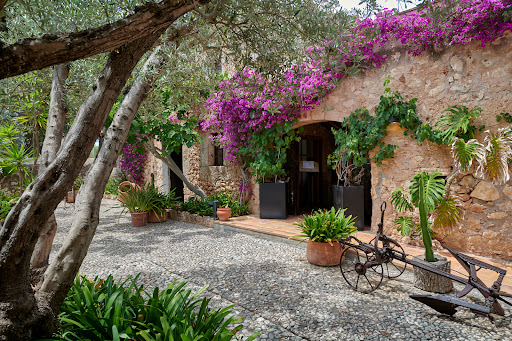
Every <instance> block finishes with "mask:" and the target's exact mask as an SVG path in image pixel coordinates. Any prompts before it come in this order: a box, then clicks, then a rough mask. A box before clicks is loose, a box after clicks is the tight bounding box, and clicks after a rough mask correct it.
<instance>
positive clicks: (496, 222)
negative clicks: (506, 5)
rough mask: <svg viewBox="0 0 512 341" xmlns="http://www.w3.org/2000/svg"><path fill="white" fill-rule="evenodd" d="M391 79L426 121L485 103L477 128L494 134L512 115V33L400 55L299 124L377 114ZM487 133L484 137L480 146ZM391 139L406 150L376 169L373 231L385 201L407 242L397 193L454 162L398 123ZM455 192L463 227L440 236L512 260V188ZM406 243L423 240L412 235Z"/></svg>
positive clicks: (466, 180)
mask: <svg viewBox="0 0 512 341" xmlns="http://www.w3.org/2000/svg"><path fill="white" fill-rule="evenodd" d="M387 76H390V79H391V82H390V87H391V89H392V90H398V91H399V92H400V93H401V94H402V96H403V97H404V98H405V99H411V98H413V97H416V98H418V103H417V106H418V115H419V116H420V117H421V119H422V120H423V121H425V122H429V123H430V124H433V123H434V122H435V121H436V120H437V119H438V118H439V117H440V116H441V115H442V112H443V110H445V109H446V108H448V107H450V106H452V105H458V104H460V105H465V106H467V107H469V108H472V107H474V106H479V107H481V108H482V114H481V116H480V118H479V119H477V120H475V122H474V124H475V125H476V126H480V125H485V126H486V129H490V130H491V131H495V130H497V129H498V128H500V127H504V126H505V125H506V123H505V122H499V123H498V122H497V121H496V118H495V117H496V115H497V114H499V113H501V112H510V111H511V110H512V35H511V34H510V33H509V34H507V35H506V36H505V37H503V38H501V39H499V40H497V41H495V42H494V43H491V44H489V45H488V46H486V47H481V46H480V45H479V43H472V44H468V45H457V46H451V47H448V48H446V49H445V50H444V51H441V52H437V53H434V52H431V53H428V52H425V53H423V54H422V55H420V56H418V57H413V56H410V55H407V54H406V53H404V51H400V50H395V52H394V53H393V54H392V55H391V57H390V58H388V60H387V62H386V63H385V65H384V66H383V67H381V68H375V69H370V70H368V71H366V72H363V73H360V74H358V75H357V76H356V77H353V78H350V79H347V80H344V81H343V82H341V84H340V85H339V87H338V88H337V89H336V90H335V91H334V92H333V93H332V94H331V95H329V96H328V97H327V98H326V103H325V105H322V106H321V107H319V108H316V109H315V110H312V111H310V112H306V113H305V117H304V118H303V119H302V120H301V123H300V124H301V125H304V124H309V123H314V122H321V121H338V122H341V121H343V119H344V118H345V117H347V116H348V115H349V114H350V113H351V112H352V111H354V110H355V109H357V108H360V107H363V106H365V107H367V108H369V109H372V108H373V107H375V106H376V105H377V103H378V100H379V96H380V95H381V94H382V92H383V83H384V80H385V78H386V77H387ZM482 135H483V133H478V134H477V138H478V139H479V140H480V141H482ZM384 142H386V143H390V144H396V145H398V146H399V148H398V149H397V150H396V151H395V157H394V158H392V159H388V160H385V161H384V163H383V164H382V165H381V166H378V165H372V200H373V214H372V217H373V218H372V229H373V230H375V229H376V227H377V220H378V219H380V214H379V209H380V204H381V203H382V202H383V201H386V202H388V210H387V215H386V221H385V227H386V233H388V234H390V235H394V237H397V238H398V239H400V238H399V236H398V233H397V232H396V231H395V230H394V229H393V220H394V218H395V216H396V215H397V212H395V211H394V210H393V209H392V208H391V207H390V206H389V199H390V195H391V191H392V190H393V189H395V188H398V187H401V186H406V187H408V185H409V180H410V179H411V178H412V177H413V175H414V174H416V173H418V172H420V171H434V170H439V171H440V172H441V173H442V174H443V175H448V174H449V173H450V172H451V169H452V168H451V166H452V162H451V157H450V154H449V148H448V147H442V146H437V145H435V144H432V143H429V142H423V143H421V144H418V143H417V141H416V140H413V139H411V138H409V137H406V136H404V135H403V134H402V131H401V129H400V127H399V126H398V125H397V124H392V125H390V127H389V129H388V136H387V137H386V138H385V139H384ZM452 192H453V194H456V195H457V196H458V198H459V199H460V200H461V202H462V203H463V206H464V208H465V210H464V218H463V222H462V224H461V225H460V226H458V227H456V228H455V229H452V230H450V231H440V234H439V237H440V238H442V239H443V241H445V242H446V243H447V244H448V245H449V246H453V247H454V248H456V249H460V250H466V251H468V252H472V253H477V254H481V255H485V256H491V257H492V256H494V257H499V258H503V259H507V260H512V233H510V228H511V226H510V225H511V223H510V217H509V213H510V212H512V201H511V199H512V195H511V193H512V187H511V183H510V182H509V183H508V184H507V185H502V186H495V185H492V184H490V183H488V182H486V181H481V180H479V179H475V178H473V177H472V176H466V177H463V178H462V179H458V181H457V182H456V183H455V184H454V186H452ZM405 241H406V242H409V243H413V244H415V243H416V244H419V243H421V242H420V241H419V240H414V239H413V240H411V239H409V238H406V239H405Z"/></svg>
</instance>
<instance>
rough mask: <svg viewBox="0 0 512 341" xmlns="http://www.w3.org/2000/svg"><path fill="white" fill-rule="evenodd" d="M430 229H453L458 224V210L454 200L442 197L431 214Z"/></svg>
mask: <svg viewBox="0 0 512 341" xmlns="http://www.w3.org/2000/svg"><path fill="white" fill-rule="evenodd" d="M431 218H432V228H434V229H437V228H440V227H454V226H455V225H456V224H457V223H459V222H460V218H461V217H460V208H459V206H458V205H457V202H456V201H455V199H454V198H451V197H443V199H442V200H441V201H440V202H439V203H438V204H437V206H436V209H435V211H434V212H432V216H431Z"/></svg>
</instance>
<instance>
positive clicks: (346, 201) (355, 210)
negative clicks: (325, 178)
mask: <svg viewBox="0 0 512 341" xmlns="http://www.w3.org/2000/svg"><path fill="white" fill-rule="evenodd" d="M332 201H333V206H334V208H335V209H340V208H346V209H347V210H346V211H345V216H347V215H351V216H352V217H357V218H356V220H355V221H354V225H355V226H356V227H357V229H358V230H359V231H362V230H364V187H363V186H332Z"/></svg>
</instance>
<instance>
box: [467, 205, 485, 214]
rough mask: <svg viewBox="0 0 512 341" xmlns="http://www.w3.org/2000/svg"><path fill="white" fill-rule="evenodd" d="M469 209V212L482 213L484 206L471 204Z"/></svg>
mask: <svg viewBox="0 0 512 341" xmlns="http://www.w3.org/2000/svg"><path fill="white" fill-rule="evenodd" d="M470 208H471V211H473V212H475V213H482V212H483V211H484V209H485V206H484V205H480V204H472V205H471V206H470Z"/></svg>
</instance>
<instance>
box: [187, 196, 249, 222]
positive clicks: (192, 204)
mask: <svg viewBox="0 0 512 341" xmlns="http://www.w3.org/2000/svg"><path fill="white" fill-rule="evenodd" d="M214 200H217V201H218V202H219V207H229V208H231V216H232V217H237V216H241V215H248V214H249V203H246V204H240V202H239V201H238V199H236V198H235V193H234V192H220V193H215V194H212V195H210V196H208V197H206V198H205V199H202V200H201V199H197V198H195V197H193V198H190V199H189V200H188V201H187V202H184V203H182V204H181V205H180V207H179V208H178V209H179V210H181V211H186V212H190V213H195V214H199V215H202V216H211V215H212V214H213V209H212V207H211V206H210V205H209V204H208V203H209V202H210V201H214Z"/></svg>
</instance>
